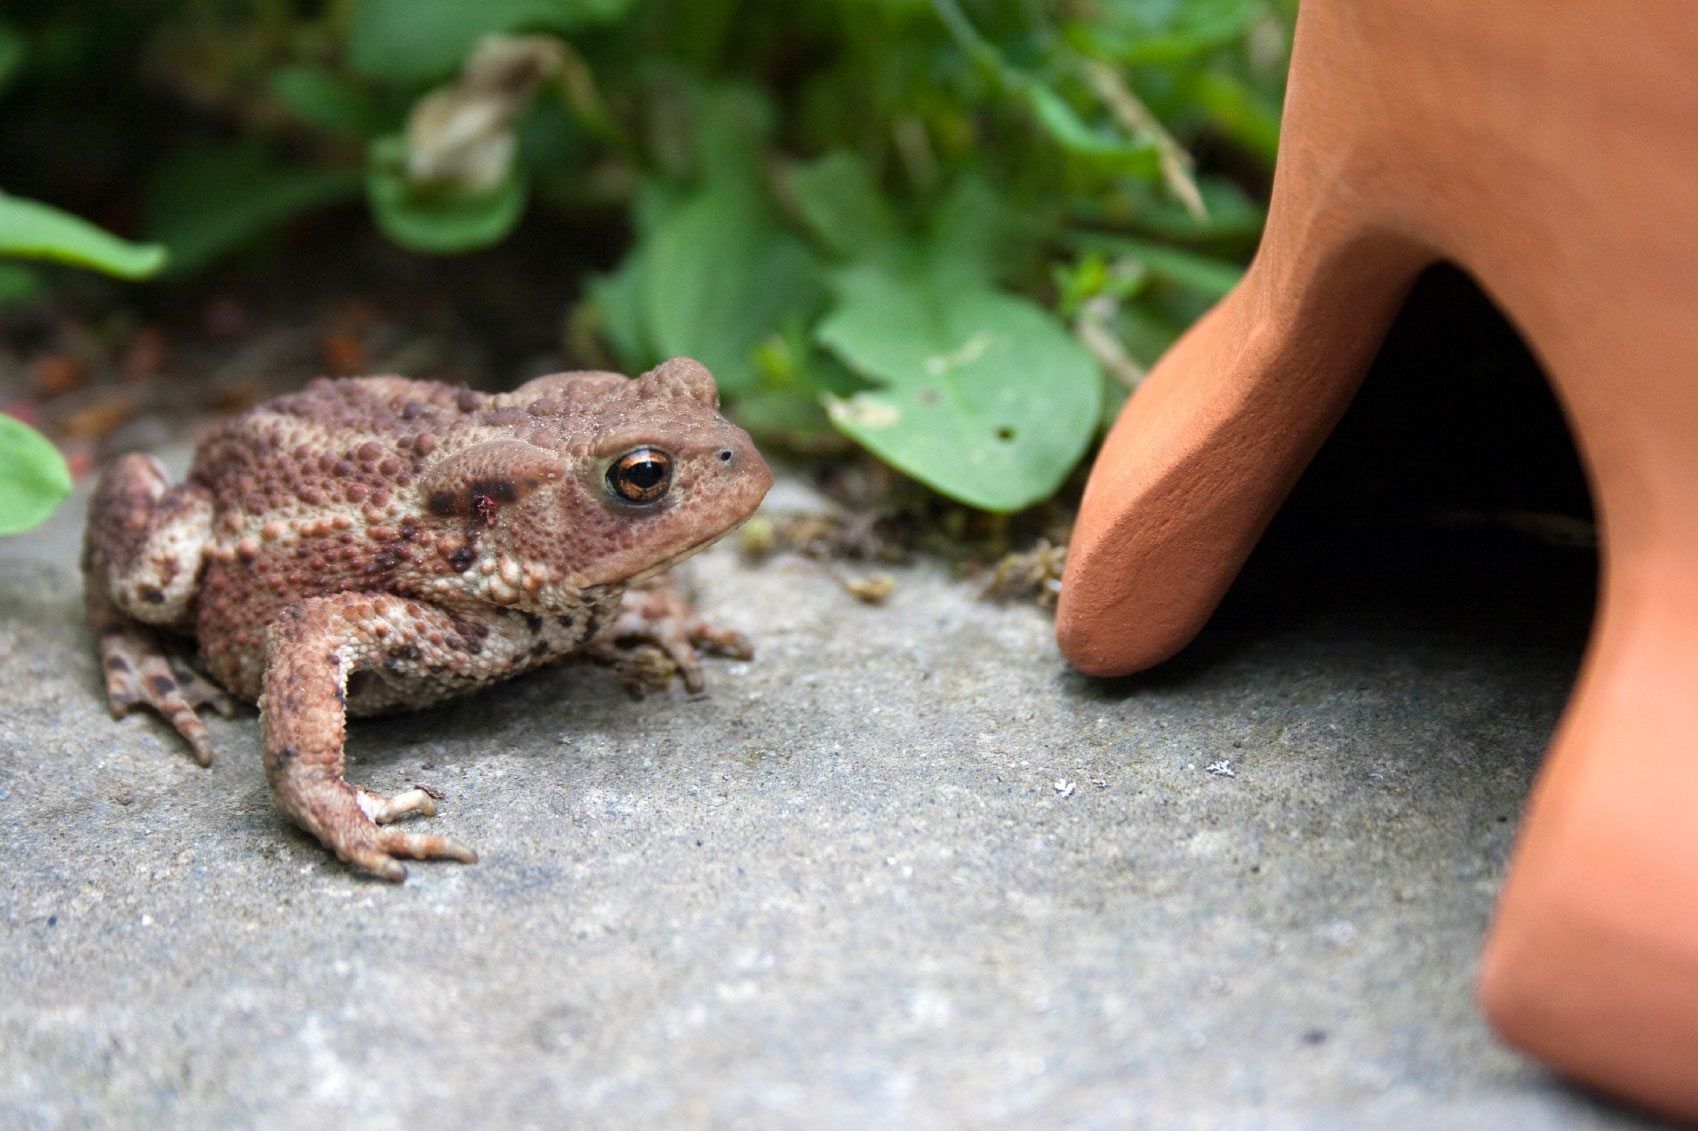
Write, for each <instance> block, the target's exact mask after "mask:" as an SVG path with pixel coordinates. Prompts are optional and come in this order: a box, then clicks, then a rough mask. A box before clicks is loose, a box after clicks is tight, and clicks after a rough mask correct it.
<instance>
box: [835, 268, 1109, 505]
mask: <svg viewBox="0 0 1698 1131" xmlns="http://www.w3.org/2000/svg"><path fill="white" fill-rule="evenodd" d="M838 293H839V297H840V300H841V301H840V303H839V305H838V307H837V308H836V310H835V311H834V312H833V313H832V314H831V315H830V316H829V317H828V318H827V319H826V320H825V321H824V323H822V324H821V326H820V328H819V331H818V338H819V341H820V342H821V343H822V344H823V345H825V346H826V347H827V348H829V349H831V350H832V351H833V352H835V353H836V354H837V355H838V356H839V357H840V358H841V359H842V360H843V361H844V362H845V363H846V364H848V366H849V367H850V368H851V369H853V370H854V371H856V372H857V373H859V374H860V375H861V376H863V377H865V378H866V379H868V380H869V381H871V382H873V383H874V384H875V385H877V386H878V387H877V388H876V389H874V390H871V391H867V392H861V393H856V394H854V395H853V396H850V397H848V398H846V399H833V400H832V401H831V402H830V404H829V408H830V413H831V420H832V423H833V424H835V425H836V426H837V428H838V429H839V430H841V431H842V432H844V433H846V434H848V435H849V436H851V437H853V438H854V439H855V440H856V441H857V442H858V443H860V444H862V445H863V446H864V447H866V448H868V449H870V450H871V451H872V452H874V453H875V454H876V455H878V456H879V457H880V458H882V459H884V460H886V461H887V462H889V463H891V464H893V465H894V466H896V467H898V468H900V469H901V470H903V471H905V472H907V473H908V474H909V475H912V476H913V477H914V478H916V479H919V480H921V481H922V482H924V483H927V484H929V485H930V486H932V487H934V488H936V489H937V490H939V491H941V492H943V493H944V494H946V495H948V496H950V497H951V498H954V499H958V500H960V501H961V502H964V503H967V504H969V505H970V506H975V507H980V508H982V509H984V510H990V511H1015V510H1020V509H1021V508H1023V507H1028V506H1031V505H1032V504H1034V503H1038V502H1041V501H1042V500H1044V499H1046V498H1048V497H1049V496H1050V495H1052V494H1054V493H1055V491H1056V489H1057V488H1059V487H1060V486H1061V483H1062V481H1063V480H1064V479H1066V477H1067V474H1068V472H1070V471H1071V470H1072V469H1073V467H1074V466H1075V465H1076V464H1077V463H1078V462H1079V459H1080V457H1082V456H1083V455H1084V454H1085V449H1086V447H1087V446H1088V445H1089V443H1090V441H1091V437H1092V434H1093V432H1094V430H1095V428H1096V425H1097V418H1098V406H1099V402H1100V399H1101V397H1102V382H1101V378H1100V377H1099V374H1098V371H1097V367H1096V364H1095V363H1094V362H1093V361H1092V360H1091V358H1090V356H1089V355H1088V354H1086V353H1085V351H1084V350H1083V349H1082V348H1081V347H1080V346H1079V345H1078V343H1077V342H1075V341H1074V339H1073V337H1072V335H1070V334H1069V333H1068V332H1067V330H1066V329H1064V328H1063V327H1062V326H1061V325H1060V324H1059V323H1058V322H1056V320H1055V319H1054V318H1053V317H1051V316H1050V314H1049V313H1048V312H1047V311H1045V310H1044V309H1043V308H1041V307H1039V306H1036V305H1034V304H1032V303H1030V302H1027V301H1026V300H1024V299H1021V298H1017V297H1015V296H1013V295H1010V294H1005V293H1003V292H1000V291H996V290H992V289H991V288H989V287H987V286H983V285H979V286H973V285H961V284H960V283H959V282H958V281H956V282H951V281H947V280H940V279H938V278H937V277H936V276H932V275H922V276H919V277H905V276H899V275H896V274H893V273H890V272H888V271H884V270H881V269H879V268H876V267H853V268H850V269H848V270H847V271H845V272H844V273H843V274H842V275H841V276H840V278H839V282H838Z"/></svg>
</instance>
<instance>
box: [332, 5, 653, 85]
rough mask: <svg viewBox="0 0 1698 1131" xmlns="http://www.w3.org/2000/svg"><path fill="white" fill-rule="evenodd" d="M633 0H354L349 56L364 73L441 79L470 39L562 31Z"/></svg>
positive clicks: (389, 78) (413, 80) (408, 80)
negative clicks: (497, 35)
mask: <svg viewBox="0 0 1698 1131" xmlns="http://www.w3.org/2000/svg"><path fill="white" fill-rule="evenodd" d="M631 3H632V0H357V2H356V3H355V5H354V10H353V14H352V16H351V17H350V19H349V23H348V61H349V63H351V64H352V65H353V68H354V69H355V70H356V71H358V72H360V73H361V74H363V75H365V76H366V77H367V78H372V79H378V80H380V81H383V82H389V83H394V84H397V85H403V86H421V85H423V84H425V83H428V82H430V81H432V80H433V79H441V78H446V77H448V76H449V75H450V74H452V73H453V72H454V70H455V69H456V68H458V67H459V66H460V63H461V62H462V61H463V60H464V59H465V57H466V55H467V54H468V53H469V52H470V51H471V49H472V45H473V44H475V43H476V42H477V41H478V40H480V39H482V38H483V37H484V36H486V35H490V34H493V33H495V32H507V31H552V32H559V33H561V34H566V33H569V32H574V31H577V30H579V29H581V28H584V27H587V26H590V25H592V24H598V23H605V22H607V21H610V20H614V19H617V18H619V17H620V16H622V15H624V14H625V12H626V11H627V10H628V9H629V8H630V7H631Z"/></svg>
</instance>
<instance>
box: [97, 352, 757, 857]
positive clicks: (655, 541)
mask: <svg viewBox="0 0 1698 1131" xmlns="http://www.w3.org/2000/svg"><path fill="white" fill-rule="evenodd" d="M718 406H719V395H718V390H717V388H716V387H715V384H714V380H713V377H712V376H711V375H710V374H709V372H708V371H707V369H706V368H704V367H703V366H702V365H701V364H699V363H698V362H695V361H692V360H690V359H688V358H674V359H673V360H671V361H668V362H666V363H664V364H662V365H660V366H659V367H657V368H656V369H654V370H652V371H650V372H648V373H645V374H643V375H642V376H641V377H639V378H635V379H631V378H626V377H623V376H621V375H619V374H616V373H602V372H582V373H560V374H554V375H552V376H548V377H539V378H537V379H536V380H534V381H531V382H529V383H528V384H526V385H523V386H521V387H520V388H519V389H517V390H515V391H514V392H511V393H502V394H485V393H479V392H474V391H472V390H470V389H464V388H459V389H457V388H453V387H450V386H447V385H442V384H437V383H434V382H429V381H416V380H408V379H406V378H402V377H364V378H350V379H345V380H328V379H319V380H316V381H314V382H312V383H311V384H310V385H308V386H307V387H306V388H305V389H304V390H303V391H301V392H298V393H294V394H291V395H287V396H283V397H279V398H276V399H274V400H271V401H268V402H266V403H264V404H261V405H259V406H257V407H255V408H253V409H251V410H249V411H248V412H246V413H244V414H242V415H240V416H238V417H235V418H233V419H231V420H230V421H228V422H225V423H223V424H221V425H219V426H218V427H217V428H216V429H215V430H213V431H212V432H211V433H210V434H209V435H208V436H207V437H206V438H205V440H204V441H203V442H202V443H201V444H200V445H199V447H198V448H197V450H196V454H195V458H194V463H193V467H192V468H191V470H190V472H189V475H188V478H187V479H186V480H185V481H184V482H182V483H179V484H176V485H172V484H170V483H169V482H168V481H167V478H166V474H165V471H164V468H163V467H162V466H161V465H160V464H159V462H158V461H157V460H156V459H154V458H153V457H151V456H147V455H141V454H132V455H126V456H123V457H121V458H119V459H118V460H117V461H115V462H114V463H113V464H112V465H111V466H110V467H109V468H108V469H107V470H106V472H105V473H104V474H103V475H102V477H101V479H100V482H99V484H98V486H97V487H96V490H95V494H94V498H93V501H92V503H91V506H90V512H89V522H88V530H87V534H86V538H85V542H84V552H83V573H84V585H85V593H86V600H87V608H88V618H89V625H90V628H91V630H92V631H93V633H94V635H95V638H96V641H97V643H98V646H99V650H100V656H101V662H102V665H103V668H104V673H105V679H106V692H107V698H108V702H109V705H110V707H111V710H112V713H113V715H114V716H115V717H117V716H121V715H123V714H124V713H126V712H127V711H129V710H130V709H132V708H134V707H137V706H143V705H145V706H147V707H151V708H152V709H153V710H155V711H157V712H158V713H159V714H160V715H162V716H164V718H165V719H167V720H168V721H169V722H170V723H171V724H172V725H173V726H174V727H176V729H177V731H178V732H179V733H180V734H181V735H182V736H183V738H184V739H186V740H187V742H188V744H189V747H190V748H191V750H192V751H193V753H194V756H195V758H196V760H197V761H199V762H200V763H201V764H202V765H208V764H210V763H211V761H212V748H211V744H210V741H209V738H208V734H207V730H206V727H205V725H204V724H203V723H202V721H201V719H200V716H199V714H198V712H199V710H201V709H203V708H205V709H210V710H214V711H218V712H220V713H222V714H226V715H228V714H229V713H230V712H231V710H232V709H233V706H234V702H233V699H232V696H234V697H239V698H241V699H246V700H249V701H255V702H257V703H258V704H259V709H260V720H261V731H262V734H263V739H264V764H265V772H266V776H267V777H268V779H269V780H270V783H271V789H272V793H273V796H274V797H275V799H276V802H277V806H278V808H279V809H280V810H282V812H283V813H284V814H285V815H286V816H288V817H289V818H290V819H291V820H293V821H294V822H296V823H297V824H299V825H300V826H301V827H302V828H304V829H306V830H307V831H308V832H310V833H311V834H312V835H313V836H315V837H317V838H318V840H319V841H321V842H322V843H323V844H324V845H325V846H326V847H327V848H329V849H330V850H331V851H333V852H335V854H336V855H337V856H338V857H340V858H341V859H342V860H344V861H346V862H347V863H349V864H351V865H353V866H354V867H355V868H358V869H361V870H363V871H366V872H369V873H372V874H374V875H377V876H381V877H383V878H384V879H388V880H393V881H397V882H398V881H401V880H404V879H405V878H406V875H407V870H406V867H405V866H404V865H403V864H402V863H401V858H403V857H404V858H412V859H421V860H422V859H431V858H447V859H452V860H460V861H465V862H472V861H475V860H476V859H477V856H476V854H475V853H473V852H472V850H471V849H469V848H467V847H466V846H465V845H463V844H461V843H460V842H459V841H457V840H454V839H452V838H450V837H447V836H440V835H429V834H424V833H416V832H411V831H405V830H402V829H400V828H396V827H394V826H393V825H392V824H391V823H392V822H394V821H395V820H397V819H398V818H400V817H405V816H412V815H422V816H434V815H435V812H436V803H435V795H433V793H432V792H431V791H429V790H427V789H425V788H423V787H416V788H413V789H411V790H408V791H406V792H404V793H401V794H399V795H396V796H384V795H382V794H379V793H375V792H372V791H371V790H367V789H364V788H361V787H359V786H356V785H351V784H349V783H348V781H347V780H346V779H345V778H344V775H343V741H344V735H345V719H346V716H348V715H350V714H351V715H375V714H381V713H385V712H392V711H403V710H410V709H413V708H419V707H425V706H429V705H431V704H434V703H439V702H441V701H443V700H446V699H450V698H453V697H455V696H460V695H465V694H467V693H469V692H472V691H475V690H477V689H478V688H480V687H483V686H485V685H487V684H490V683H493V682H495V681H497V680H502V679H507V678H509V677H511V676H514V675H518V674H519V673H521V672H524V671H528V670H530V669H532V668H535V667H538V666H541V665H543V664H548V663H551V662H553V661H555V660H558V659H560V658H562V657H564V656H567V655H570V654H572V653H574V652H582V651H585V650H587V649H593V648H597V647H606V646H607V645H608V643H609V642H610V641H613V640H620V641H625V642H630V641H632V640H635V639H639V638H640V639H646V640H647V641H650V642H652V643H653V644H655V645H658V646H659V647H660V648H662V649H664V650H665V652H666V653H667V654H668V655H669V656H670V657H671V658H672V659H673V661H674V662H675V663H676V664H677V667H678V668H679V670H680V671H681V672H682V674H683V679H684V683H685V686H686V687H687V688H688V689H690V690H692V691H697V690H700V688H701V686H702V674H701V668H702V664H701V658H700V653H699V652H698V649H702V650H708V651H714V652H720V653H726V654H731V655H736V656H741V657H743V658H747V657H748V655H749V654H750V653H749V648H748V644H747V642H746V641H745V640H744V639H743V638H742V637H741V636H740V635H739V634H738V633H735V632H732V631H728V630H725V629H722V628H719V627H716V626H714V625H712V624H710V623H708V622H707V621H705V620H704V619H702V618H701V617H699V616H697V615H696V614H695V613H694V612H693V610H691V609H690V607H689V606H688V605H687V604H686V603H685V602H684V600H683V598H682V596H680V595H679V593H678V591H677V589H676V587H675V586H672V585H670V584H668V580H667V578H666V577H662V576H661V575H663V573H664V571H666V570H668V569H670V568H671V567H672V566H674V565H676V564H677V563H678V562H680V561H682V560H683V559H685V558H687V557H689V556H690V555H692V554H694V553H696V552H697V551H699V550H702V549H703V548H705V547H707V546H708V545H710V544H711V543H713V542H714V541H716V540H718V539H719V538H720V537H722V536H723V535H725V534H726V533H727V532H729V531H730V530H732V529H733V528H734V527H736V526H737V525H738V524H739V523H741V522H742V521H743V520H744V519H746V518H747V517H749V515H750V514H751V513H752V512H753V511H754V509H755V507H756V506H757V505H759V503H760V501H761V499H762V498H763V497H764V496H765V495H766V492H767V489H768V488H769V487H770V486H771V484H772V474H771V472H770V471H769V470H768V468H767V465H766V463H765V462H764V461H763V460H762V459H761V456H760V454H759V453H758V452H757V451H756V450H755V447H754V444H753V443H752V442H751V441H750V439H749V437H748V435H747V434H746V433H744V432H743V431H742V430H741V429H739V428H737V427H736V426H734V425H732V424H730V423H729V422H727V421H726V420H725V419H724V418H723V417H721V416H720V414H719V411H718ZM657 578H658V579H659V580H655V579H657ZM173 636H180V637H192V638H193V640H194V642H195V643H196V644H197V645H198V648H199V652H200V656H201V659H202V662H203V664H204V666H205V669H206V673H207V676H209V677H210V679H209V678H207V677H205V676H202V675H200V674H198V673H195V672H193V671H190V670H189V669H188V668H186V667H185V666H183V665H181V664H179V663H173V647H172V642H171V637H173Z"/></svg>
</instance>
